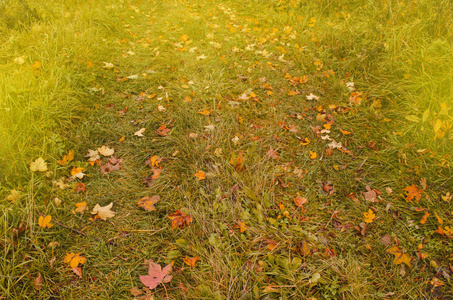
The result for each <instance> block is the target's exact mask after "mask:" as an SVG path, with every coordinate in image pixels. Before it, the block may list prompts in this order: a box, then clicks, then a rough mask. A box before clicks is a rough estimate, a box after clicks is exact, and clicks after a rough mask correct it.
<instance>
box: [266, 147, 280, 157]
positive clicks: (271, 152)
mask: <svg viewBox="0 0 453 300" xmlns="http://www.w3.org/2000/svg"><path fill="white" fill-rule="evenodd" d="M266 155H267V156H268V157H270V158H273V159H279V158H280V157H279V156H278V152H277V150H276V149H274V148H272V147H270V148H269V151H267V153H266Z"/></svg>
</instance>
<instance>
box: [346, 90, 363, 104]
mask: <svg viewBox="0 0 453 300" xmlns="http://www.w3.org/2000/svg"><path fill="white" fill-rule="evenodd" d="M349 102H350V103H351V104H356V105H360V104H362V92H352V93H351V95H350V96H349Z"/></svg>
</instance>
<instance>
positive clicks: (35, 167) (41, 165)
mask: <svg viewBox="0 0 453 300" xmlns="http://www.w3.org/2000/svg"><path fill="white" fill-rule="evenodd" d="M30 171H32V172H45V171H47V163H46V162H45V161H44V159H42V158H41V157H39V158H37V159H36V160H35V161H34V162H31V163H30Z"/></svg>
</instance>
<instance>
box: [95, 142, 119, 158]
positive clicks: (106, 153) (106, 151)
mask: <svg viewBox="0 0 453 300" xmlns="http://www.w3.org/2000/svg"><path fill="white" fill-rule="evenodd" d="M97 150H98V152H99V154H101V155H103V156H110V155H112V154H113V153H115V149H113V148H109V147H106V146H104V145H103V146H102V147H101V148H98V149H97Z"/></svg>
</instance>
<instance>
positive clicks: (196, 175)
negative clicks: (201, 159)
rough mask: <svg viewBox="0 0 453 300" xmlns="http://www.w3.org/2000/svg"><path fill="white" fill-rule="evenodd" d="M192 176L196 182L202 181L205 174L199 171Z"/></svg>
mask: <svg viewBox="0 0 453 300" xmlns="http://www.w3.org/2000/svg"><path fill="white" fill-rule="evenodd" d="M194 176H195V177H197V178H198V180H203V179H205V178H206V174H205V173H204V172H203V171H201V170H198V172H197V173H195V174H194Z"/></svg>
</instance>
